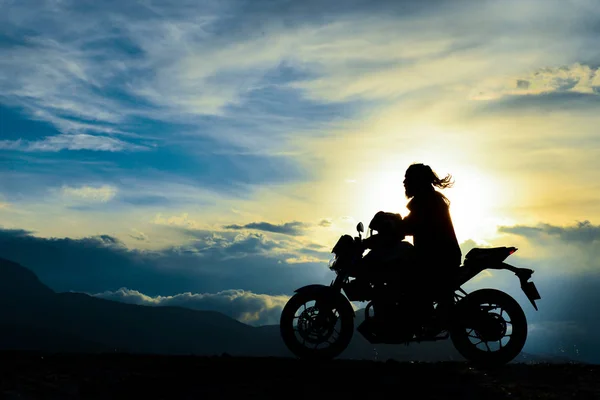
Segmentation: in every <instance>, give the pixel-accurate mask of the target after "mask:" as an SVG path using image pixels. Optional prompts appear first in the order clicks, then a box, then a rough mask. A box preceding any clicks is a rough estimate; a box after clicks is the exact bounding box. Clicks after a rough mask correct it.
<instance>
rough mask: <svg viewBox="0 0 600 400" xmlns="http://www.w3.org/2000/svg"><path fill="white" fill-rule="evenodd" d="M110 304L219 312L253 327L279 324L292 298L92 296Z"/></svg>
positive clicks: (125, 292)
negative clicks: (175, 307)
mask: <svg viewBox="0 0 600 400" xmlns="http://www.w3.org/2000/svg"><path fill="white" fill-rule="evenodd" d="M93 296H95V297H100V298H103V299H108V300H116V301H121V302H123V303H131V304H139V305H148V306H179V307H186V308H191V309H195V310H210V311H219V312H222V313H224V314H226V315H228V316H230V317H232V318H235V319H237V320H239V321H241V322H244V323H247V324H251V325H270V324H277V323H279V315H280V314H281V310H282V309H283V307H284V306H285V303H286V302H287V301H288V299H289V297H288V296H284V295H280V296H272V295H266V294H257V293H252V292H250V291H245V290H239V289H238V290H236V289H231V290H224V291H221V292H218V293H189V292H188V293H180V294H176V295H174V296H154V297H152V296H148V295H145V294H144V293H141V292H139V291H137V290H132V289H127V288H120V289H119V290H115V291H106V292H103V293H97V294H93Z"/></svg>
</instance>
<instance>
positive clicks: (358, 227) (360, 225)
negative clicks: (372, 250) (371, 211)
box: [356, 222, 365, 232]
mask: <svg viewBox="0 0 600 400" xmlns="http://www.w3.org/2000/svg"><path fill="white" fill-rule="evenodd" d="M356 230H357V231H359V232H364V231H365V227H364V225H363V223H362V222H359V223H358V225H356Z"/></svg>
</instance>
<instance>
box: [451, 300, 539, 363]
mask: <svg viewBox="0 0 600 400" xmlns="http://www.w3.org/2000/svg"><path fill="white" fill-rule="evenodd" d="M457 312H458V315H457V316H455V323H454V326H453V328H452V330H451V340H452V343H453V344H454V347H455V348H456V350H457V351H458V352H459V353H460V354H461V355H462V356H463V357H465V358H466V359H467V360H468V361H470V362H472V363H473V364H475V365H477V366H479V367H497V366H501V365H504V364H507V363H509V362H510V361H512V360H513V359H514V358H515V357H516V356H518V355H519V353H520V352H521V350H522V349H523V346H524V345H525V341H526V340H527V319H526V317H525V313H524V312H523V309H522V308H521V306H520V305H519V303H517V301H516V300H515V299H513V298H512V297H511V296H510V295H508V294H507V293H504V292H502V291H500V290H496V289H480V290H477V291H475V292H472V293H470V294H469V295H467V296H466V297H465V298H464V299H462V300H461V301H460V302H459V303H458V304H457ZM474 313H476V315H474ZM506 339H508V340H506Z"/></svg>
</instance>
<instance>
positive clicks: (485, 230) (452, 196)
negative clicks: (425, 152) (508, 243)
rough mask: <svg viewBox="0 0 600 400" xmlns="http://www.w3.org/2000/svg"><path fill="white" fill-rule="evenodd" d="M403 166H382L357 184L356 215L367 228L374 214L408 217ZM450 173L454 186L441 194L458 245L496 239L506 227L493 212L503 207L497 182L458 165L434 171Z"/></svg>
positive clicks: (478, 172)
mask: <svg viewBox="0 0 600 400" xmlns="http://www.w3.org/2000/svg"><path fill="white" fill-rule="evenodd" d="M407 166H408V164H407V165H406V166H403V167H402V168H398V167H395V166H392V165H386V166H384V167H382V168H379V169H378V170H377V172H376V173H372V174H365V176H363V178H362V179H361V180H360V182H361V183H362V184H361V190H362V192H363V193H362V195H361V198H362V201H361V207H360V210H358V213H357V215H358V216H360V218H361V220H362V221H363V222H364V223H365V227H366V226H367V225H368V223H369V221H370V219H371V218H372V217H373V215H374V214H375V213H376V212H377V211H380V210H382V211H389V212H397V213H400V214H401V215H402V216H406V215H407V214H408V212H409V211H408V209H406V204H407V203H408V199H407V198H406V197H405V195H404V186H403V184H402V181H403V179H404V171H405V169H406V167H407ZM432 167H433V168H434V170H436V172H438V174H439V175H441V176H444V175H445V173H444V172H442V171H446V170H448V171H451V174H452V177H453V180H454V182H455V183H454V185H453V186H452V187H451V188H448V189H445V190H441V192H442V193H444V194H445V195H446V197H448V199H449V200H450V202H451V204H450V215H451V217H452V221H453V223H454V228H455V231H456V235H457V237H458V240H459V242H464V241H466V240H469V239H472V240H475V241H476V242H477V243H485V242H486V240H488V239H493V238H495V237H496V236H497V233H496V229H497V225H499V224H503V223H506V222H507V221H504V220H503V218H502V216H500V215H498V214H497V210H498V209H500V208H502V207H504V206H506V202H507V198H506V196H504V195H503V193H502V190H501V185H500V182H499V180H498V179H497V178H496V177H494V176H493V175H491V174H488V173H486V172H483V171H481V172H480V171H475V170H473V169H472V168H468V167H464V166H460V165H454V166H452V165H448V166H447V167H446V166H444V168H440V169H439V170H437V168H436V166H435V165H432Z"/></svg>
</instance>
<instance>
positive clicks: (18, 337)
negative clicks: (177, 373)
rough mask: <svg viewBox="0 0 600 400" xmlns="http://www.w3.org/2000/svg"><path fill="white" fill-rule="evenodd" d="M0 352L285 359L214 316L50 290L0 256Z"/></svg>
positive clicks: (245, 329)
mask: <svg viewBox="0 0 600 400" xmlns="http://www.w3.org/2000/svg"><path fill="white" fill-rule="evenodd" d="M0 349H24V350H43V351H125V352H134V353H138V352H141V353H157V354H221V353H229V354H231V355H250V356H252V355H264V351H265V350H267V349H268V350H270V352H271V353H276V354H278V355H283V354H285V353H284V350H285V349H284V348H283V344H282V343H281V345H280V346H277V345H276V344H273V343H272V342H271V341H270V340H269V339H268V338H267V337H266V336H265V335H262V334H261V333H260V331H259V330H257V329H256V328H253V327H251V326H248V325H246V324H243V323H241V322H238V321H236V320H234V319H232V318H229V317H227V316H225V315H223V314H221V313H218V312H214V311H196V310H190V309H186V308H181V307H152V306H140V305H133V304H125V303H119V302H116V301H111V300H105V299H99V298H96V297H92V296H89V295H87V294H82V293H55V292H54V291H52V290H51V289H50V288H48V287H47V286H45V285H44V284H43V283H41V282H40V281H39V280H38V279H37V277H36V276H35V274H33V272H31V271H29V270H28V269H26V268H24V267H22V266H20V265H18V264H16V263H14V262H11V261H9V260H6V259H0Z"/></svg>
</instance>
